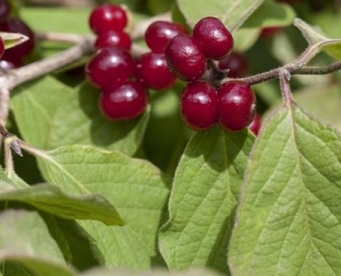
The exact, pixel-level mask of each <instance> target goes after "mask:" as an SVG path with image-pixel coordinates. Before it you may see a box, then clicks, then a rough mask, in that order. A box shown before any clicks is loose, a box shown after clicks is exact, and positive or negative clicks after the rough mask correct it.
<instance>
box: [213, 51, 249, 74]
mask: <svg viewBox="0 0 341 276" xmlns="http://www.w3.org/2000/svg"><path fill="white" fill-rule="evenodd" d="M218 67H219V69H221V70H228V76H229V77H230V78H240V77H244V76H245V75H246V73H247V71H248V61H247V59H246V57H245V56H244V55H243V54H241V53H238V52H232V53H231V54H229V55H227V56H226V57H224V58H222V59H221V60H219V63H218Z"/></svg>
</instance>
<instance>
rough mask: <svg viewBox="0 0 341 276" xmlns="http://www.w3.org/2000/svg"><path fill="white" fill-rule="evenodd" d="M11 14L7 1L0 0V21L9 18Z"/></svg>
mask: <svg viewBox="0 0 341 276" xmlns="http://www.w3.org/2000/svg"><path fill="white" fill-rule="evenodd" d="M10 14H11V6H10V5H9V3H8V1H6V0H0V22H3V21H5V20H7V19H8V18H9V16H10Z"/></svg>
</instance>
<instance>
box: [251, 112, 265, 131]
mask: <svg viewBox="0 0 341 276" xmlns="http://www.w3.org/2000/svg"><path fill="white" fill-rule="evenodd" d="M261 125H262V119H261V117H260V115H259V114H258V113H256V115H255V117H254V118H253V120H252V122H251V124H250V125H249V126H248V128H249V129H250V130H251V131H252V132H253V133H254V134H255V135H258V132H259V129H260V127H261Z"/></svg>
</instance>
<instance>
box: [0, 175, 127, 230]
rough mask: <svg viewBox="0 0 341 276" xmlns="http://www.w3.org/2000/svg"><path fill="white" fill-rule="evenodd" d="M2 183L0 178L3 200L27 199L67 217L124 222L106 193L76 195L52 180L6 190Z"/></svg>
mask: <svg viewBox="0 0 341 276" xmlns="http://www.w3.org/2000/svg"><path fill="white" fill-rule="evenodd" d="M2 186H3V184H2V183H1V182H0V187H1V190H2V192H1V193H0V201H3V200H14V201H20V202H25V203H28V204H31V205H33V206H34V207H36V208H37V209H39V210H43V211H45V212H49V213H51V214H54V215H57V216H60V217H63V218H67V219H86V220H98V221H101V222H103V223H105V224H107V225H117V224H118V225H122V224H123V220H122V219H121V218H120V216H119V215H118V213H117V211H116V209H115V208H114V207H113V206H112V205H111V204H110V203H109V202H108V201H107V200H106V199H105V198H104V197H103V196H99V195H87V196H72V195H68V194H67V193H64V192H62V191H61V189H60V188H58V187H56V186H53V185H48V184H40V185H35V186H28V187H27V188H22V189H17V190H14V191H9V192H3V189H2Z"/></svg>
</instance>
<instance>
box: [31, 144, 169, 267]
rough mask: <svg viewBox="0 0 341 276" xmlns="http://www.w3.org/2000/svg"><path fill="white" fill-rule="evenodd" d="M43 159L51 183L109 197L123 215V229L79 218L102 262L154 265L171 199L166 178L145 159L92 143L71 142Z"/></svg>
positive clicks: (44, 170)
mask: <svg viewBox="0 0 341 276" xmlns="http://www.w3.org/2000/svg"><path fill="white" fill-rule="evenodd" d="M38 157H39V163H40V166H41V169H42V172H43V175H44V176H45V177H46V179H47V180H48V181H49V182H50V183H53V184H55V185H58V186H59V187H60V188H62V189H63V190H67V191H68V192H69V193H72V194H77V195H88V194H92V193H95V194H100V195H104V196H105V197H106V198H107V199H108V200H109V201H110V202H111V203H113V204H115V207H116V208H117V210H118V211H119V213H120V214H121V215H122V217H124V220H125V222H126V226H123V227H115V226H111V227H108V226H104V225H103V224H101V223H98V222H94V221H86V222H85V221H80V222H79V224H80V225H81V226H82V228H83V229H84V231H85V232H86V233H87V234H88V235H90V236H91V238H92V241H93V244H94V246H95V247H96V251H95V252H96V253H97V256H100V257H101V258H102V259H101V261H102V262H103V263H105V264H106V265H108V266H111V267H122V266H124V267H134V268H138V269H142V268H148V267H149V266H150V265H151V257H152V256H155V255H156V250H157V249H156V233H157V231H158V228H159V225H160V223H162V222H163V216H164V212H165V204H166V200H167V197H168V188H167V186H168V185H169V183H168V182H169V180H168V178H167V177H165V176H163V175H162V174H161V173H160V171H159V170H158V169H157V168H155V167H154V166H152V165H151V164H150V163H148V162H146V161H143V160H139V159H132V158H130V157H128V156H126V155H123V154H121V153H119V152H109V151H103V150H99V149H97V148H94V147H90V146H80V145H78V146H76V145H75V146H66V147H62V148H59V149H56V150H54V151H50V152H40V153H39V154H38Z"/></svg>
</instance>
